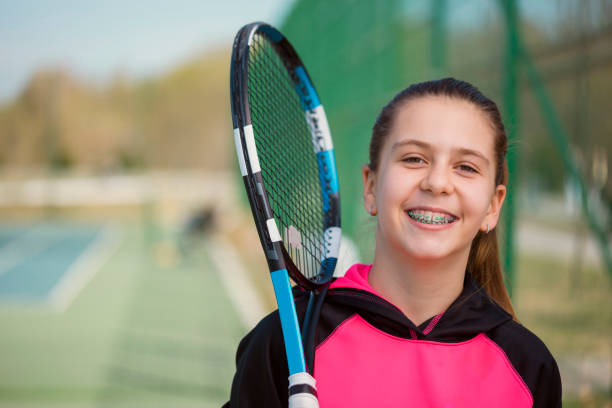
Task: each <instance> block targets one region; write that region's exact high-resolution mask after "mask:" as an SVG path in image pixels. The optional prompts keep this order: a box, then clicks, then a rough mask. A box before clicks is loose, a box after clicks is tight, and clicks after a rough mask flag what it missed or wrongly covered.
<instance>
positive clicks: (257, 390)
mask: <svg viewBox="0 0 612 408" xmlns="http://www.w3.org/2000/svg"><path fill="white" fill-rule="evenodd" d="M304 308H305V300H304V299H303V296H300V294H298V293H296V309H297V311H298V316H299V317H300V318H301V315H302V313H303V310H304ZM288 375H289V372H288V366H287V356H286V354H285V345H284V340H283V332H282V329H281V324H280V316H279V313H278V310H275V311H274V312H272V313H270V314H268V315H267V316H266V317H264V318H263V319H262V320H261V321H260V322H259V323H258V324H257V326H255V327H254V328H253V329H252V330H251V331H250V332H249V333H248V334H247V335H246V336H245V337H244V338H243V339H242V341H241V342H240V344H239V346H238V351H237V352H236V374H235V375H234V380H233V382H232V391H231V398H230V402H229V403H228V404H226V405H225V407H230V406H231V407H232V408H233V407H240V408H250V407H264V406H265V407H272V408H274V407H284V406H286V401H287V400H288V395H287V388H288V385H289V382H288Z"/></svg>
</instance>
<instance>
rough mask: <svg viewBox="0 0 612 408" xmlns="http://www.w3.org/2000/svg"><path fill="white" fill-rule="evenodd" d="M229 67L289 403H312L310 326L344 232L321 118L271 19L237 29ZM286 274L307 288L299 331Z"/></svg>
mask: <svg viewBox="0 0 612 408" xmlns="http://www.w3.org/2000/svg"><path fill="white" fill-rule="evenodd" d="M230 75H231V78H230V89H231V105H232V120H233V124H234V141H235V143H236V152H237V154H238V162H239V165H240V171H241V173H242V176H243V180H244V185H245V187H246V191H247V195H248V197H249V202H250V204H251V210H252V212H253V217H254V219H255V224H256V226H257V232H258V233H259V239H260V240H261V244H262V246H263V249H264V253H265V255H266V259H267V261H268V266H269V268H270V272H271V274H270V275H271V277H272V284H273V286H274V292H275V295H276V301H277V303H278V309H279V313H280V320H281V326H282V331H283V337H284V341H285V350H286V353H287V361H288V364H289V406H290V407H318V401H317V398H316V384H315V380H314V378H313V377H312V376H311V374H312V373H313V364H314V329H315V328H316V326H317V323H316V322H317V320H318V316H319V312H320V310H321V305H322V300H323V298H324V296H325V292H326V291H327V287H328V284H329V282H330V281H331V279H332V276H333V274H334V269H335V267H336V262H337V258H338V250H339V247H340V235H341V233H340V202H339V196H338V178H337V174H336V164H335V159H334V150H333V145H332V140H331V136H330V132H329V126H328V123H327V118H326V116H325V112H324V110H323V106H322V105H321V102H320V101H319V97H318V95H317V93H316V91H315V89H314V86H313V84H312V81H311V79H310V77H309V76H308V73H307V72H306V69H305V67H304V64H303V63H302V61H301V60H300V58H299V57H298V55H297V53H296V52H295V50H294V49H293V47H292V46H291V44H290V43H289V41H288V40H287V38H285V37H284V36H283V35H282V34H281V33H280V32H279V31H278V30H276V29H275V28H274V27H271V26H270V25H268V24H265V23H252V24H248V25H246V26H244V27H243V28H242V29H241V30H240V31H239V32H238V34H237V35H236V39H235V41H234V46H233V52H232V62H231V73H230ZM289 276H290V277H291V278H292V279H293V280H294V281H295V282H296V283H297V284H298V285H299V286H301V287H302V288H304V289H306V290H308V291H310V298H309V302H308V308H307V312H306V316H305V319H304V324H303V328H302V332H301V333H300V327H299V323H298V319H297V315H296V312H295V304H294V299H293V295H292V290H291V283H290V281H289ZM304 350H306V358H305V354H304Z"/></svg>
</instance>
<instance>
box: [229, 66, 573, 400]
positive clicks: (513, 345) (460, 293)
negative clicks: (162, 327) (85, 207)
mask: <svg viewBox="0 0 612 408" xmlns="http://www.w3.org/2000/svg"><path fill="white" fill-rule="evenodd" d="M506 149H507V137H506V134H505V130H504V126H503V124H502V121H501V116H500V114H499V110H498V108H497V106H496V105H495V103H494V102H493V101H491V100H490V99H488V98H487V97H486V96H484V95H483V94H482V93H481V92H480V91H479V90H478V89H477V88H475V87H474V86H473V85H471V84H468V83H466V82H463V81H459V80H456V79H452V78H446V79H442V80H438V81H430V82H423V83H419V84H415V85H412V86H410V87H409V88H407V89H405V90H403V91H402V92H400V93H399V94H398V95H396V96H395V98H393V100H391V102H389V104H387V106H385V107H384V108H383V109H382V112H381V113H380V115H379V116H378V118H377V120H376V123H375V124H374V127H373V132H372V139H371V142H370V163H369V164H367V165H365V166H364V167H363V170H362V176H363V185H364V196H363V199H364V205H365V209H366V211H367V212H368V213H369V214H370V215H372V216H376V217H377V227H376V248H375V252H374V261H373V263H372V265H361V264H356V265H353V266H352V267H351V268H349V270H348V271H347V272H346V274H345V275H344V276H343V277H342V278H338V279H337V280H335V281H334V282H333V283H332V284H331V286H330V289H329V292H328V295H327V298H326V303H325V306H324V307H323V310H322V312H321V318H320V321H319V325H318V327H317V335H316V337H317V339H316V344H317V348H316V353H315V372H314V377H315V379H316V381H317V390H318V398H319V404H320V406H321V407H322V408H327V407H352V408H359V407H398V406H407V407H514V408H518V407H560V406H561V381H560V376H559V371H558V368H557V365H556V363H555V360H554V358H553V357H552V355H551V354H550V352H549V351H548V350H547V348H546V346H545V345H544V344H543V343H542V342H541V341H540V340H539V339H538V338H537V337H536V336H535V335H534V334H533V333H531V332H530V331H528V330H527V329H525V328H524V327H523V326H521V325H520V324H519V323H518V322H517V321H516V316H515V314H514V310H513V308H512V304H511V302H510V299H509V297H508V293H507V291H506V288H505V286H504V281H503V276H502V272H501V267H500V262H499V255H498V247H497V238H496V234H495V231H496V226H497V222H498V220H499V215H500V211H501V208H502V204H503V202H504V198H505V196H506V185H505V184H506V180H507V170H506V169H507V167H506V162H505V154H506ZM296 296H297V298H296V307H297V309H298V314H300V313H301V314H303V312H304V309H305V307H306V299H305V296H300V294H299V293H298V294H297V295H296ZM300 317H301V316H300ZM283 350H284V349H283V339H282V333H281V331H280V323H279V318H278V313H277V312H275V313H272V314H271V315H269V316H268V317H266V318H265V319H264V320H262V322H260V324H259V325H258V326H257V327H256V328H255V329H253V331H251V333H249V334H248V335H247V336H246V337H245V339H244V340H243V341H242V342H241V344H240V346H239V349H238V355H237V360H236V361H237V372H236V376H235V378H234V382H233V385H232V395H231V400H230V402H229V403H228V404H227V405H226V406H228V407H229V406H231V407H283V406H286V404H287V362H286V358H285V354H284V351H283Z"/></svg>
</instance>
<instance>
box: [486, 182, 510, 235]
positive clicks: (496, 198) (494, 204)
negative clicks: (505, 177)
mask: <svg viewBox="0 0 612 408" xmlns="http://www.w3.org/2000/svg"><path fill="white" fill-rule="evenodd" d="M505 199H506V186H504V185H503V184H500V185H498V186H497V187H495V192H494V193H493V196H492V197H491V202H490V203H489V209H488V210H487V214H486V216H485V218H484V220H483V221H482V224H481V225H480V229H481V231H487V229H488V230H493V228H495V227H496V226H497V222H498V221H499V215H500V213H501V209H502V205H503V204H504V200H505Z"/></svg>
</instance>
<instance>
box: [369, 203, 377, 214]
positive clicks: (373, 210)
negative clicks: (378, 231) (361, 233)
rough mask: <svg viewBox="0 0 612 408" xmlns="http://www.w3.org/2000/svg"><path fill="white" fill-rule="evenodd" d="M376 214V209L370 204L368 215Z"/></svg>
mask: <svg viewBox="0 0 612 408" xmlns="http://www.w3.org/2000/svg"><path fill="white" fill-rule="evenodd" d="M376 214H378V211H376V209H375V208H374V206H373V205H371V206H370V215H371V216H375V215H376Z"/></svg>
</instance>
